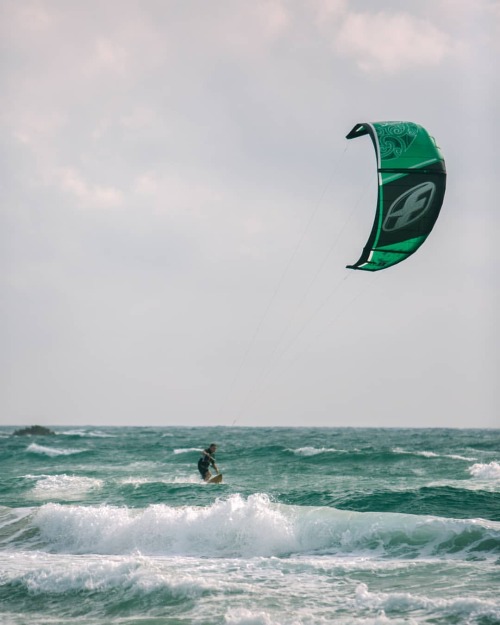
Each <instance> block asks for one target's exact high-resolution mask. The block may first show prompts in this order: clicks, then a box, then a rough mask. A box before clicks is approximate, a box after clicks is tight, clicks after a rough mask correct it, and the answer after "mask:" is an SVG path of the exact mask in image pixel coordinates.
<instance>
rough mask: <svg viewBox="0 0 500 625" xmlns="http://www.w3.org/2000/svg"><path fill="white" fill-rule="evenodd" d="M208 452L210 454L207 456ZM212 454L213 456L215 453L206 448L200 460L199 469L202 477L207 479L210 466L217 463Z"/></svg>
mask: <svg viewBox="0 0 500 625" xmlns="http://www.w3.org/2000/svg"><path fill="white" fill-rule="evenodd" d="M207 454H208V456H207ZM211 456H213V454H211V453H210V450H209V449H205V453H204V454H203V455H202V457H201V458H200V459H199V460H198V471H199V472H200V473H201V477H202V478H203V479H205V478H206V477H207V473H208V468H209V467H210V465H212V466H214V464H215V460H213V458H211Z"/></svg>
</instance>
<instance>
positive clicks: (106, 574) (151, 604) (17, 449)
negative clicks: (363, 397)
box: [0, 426, 500, 625]
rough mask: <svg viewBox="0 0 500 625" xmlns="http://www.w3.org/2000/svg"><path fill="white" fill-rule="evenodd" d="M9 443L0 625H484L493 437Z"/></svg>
mask: <svg viewBox="0 0 500 625" xmlns="http://www.w3.org/2000/svg"><path fill="white" fill-rule="evenodd" d="M14 429H15V428H13V427H2V428H0V623H2V625H25V624H26V625H27V624H29V625H42V624H43V625H49V624H50V625H62V624H65V625H66V624H72V625H97V624H99V625H101V624H112V625H118V624H119V625H190V624H196V625H326V624H330V623H332V624H342V625H349V624H351V623H356V624H362V625H386V624H390V625H403V624H405V625H414V624H420V623H429V624H433V625H436V624H445V623H446V624H448V623H449V624H454V625H455V624H460V625H461V624H467V625H469V624H470V625H495V624H497V625H498V624H500V430H454V429H411V430H410V429H376V428H373V429H372V428H370V429H358V428H339V429H336V428H243V427H232V428H231V427H214V428H202V427H198V428H188V427H165V428H154V427H142V428H141V427H138V428H119V427H118V428H111V427H95V426H89V427H69V426H67V427H56V428H53V429H54V430H55V432H56V435H55V436H46V437H20V436H12V432H13V431H14ZM210 443H216V444H217V445H218V451H217V454H216V460H217V463H218V465H219V468H220V470H221V471H222V473H223V474H224V481H223V482H222V483H221V484H205V483H203V482H202V481H201V480H200V478H199V475H198V471H197V468H196V464H197V461H198V458H199V456H200V453H199V450H200V449H202V448H204V447H208V445H209V444H210Z"/></svg>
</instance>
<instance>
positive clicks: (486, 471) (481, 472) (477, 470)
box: [469, 461, 500, 480]
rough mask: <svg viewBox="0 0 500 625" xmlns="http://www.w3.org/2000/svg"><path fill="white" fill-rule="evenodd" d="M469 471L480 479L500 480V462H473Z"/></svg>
mask: <svg viewBox="0 0 500 625" xmlns="http://www.w3.org/2000/svg"><path fill="white" fill-rule="evenodd" d="M469 473H470V474H471V475H472V477H475V478H478V479H480V480H500V462H495V461H493V462H489V463H488V464H481V463H477V464H473V465H472V466H471V467H469Z"/></svg>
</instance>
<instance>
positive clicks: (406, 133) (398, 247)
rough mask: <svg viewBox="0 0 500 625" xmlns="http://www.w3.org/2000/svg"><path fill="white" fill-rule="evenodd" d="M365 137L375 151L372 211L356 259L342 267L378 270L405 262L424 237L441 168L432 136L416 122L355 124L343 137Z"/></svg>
mask: <svg viewBox="0 0 500 625" xmlns="http://www.w3.org/2000/svg"><path fill="white" fill-rule="evenodd" d="M367 134H368V135H369V136H370V137H371V139H372V141H373V145H374V146H375V151H376V153H377V169H378V201H377V211H376V214H375V221H374V223H373V227H372V231H371V233H370V236H369V238H368V241H367V243H366V245H365V247H364V248H363V252H362V254H361V257H360V259H359V260H358V261H357V262H356V263H354V264H353V265H347V268H348V269H363V270H365V271H379V270H380V269H386V268H387V267H391V266H392V265H395V264H397V263H400V262H401V261H403V260H406V258H408V256H411V255H412V254H413V253H414V252H416V251H417V249H418V248H419V247H420V246H421V245H422V243H423V242H424V241H425V239H426V238H427V237H428V235H429V234H430V232H431V230H432V228H433V226H434V224H435V222H436V219H437V218H438V215H439V211H440V210H441V205H442V203H443V199H444V193H445V188H446V167H445V163H444V158H443V155H442V154H441V151H440V149H439V148H438V146H437V145H436V142H435V140H434V138H433V137H431V136H430V135H429V133H428V132H427V130H426V129H425V128H423V127H422V126H419V125H418V124H414V123H413V122H370V123H362V124H356V126H354V128H353V129H352V130H351V132H350V133H349V134H348V135H347V136H346V139H355V138H356V137H362V136H364V135H367Z"/></svg>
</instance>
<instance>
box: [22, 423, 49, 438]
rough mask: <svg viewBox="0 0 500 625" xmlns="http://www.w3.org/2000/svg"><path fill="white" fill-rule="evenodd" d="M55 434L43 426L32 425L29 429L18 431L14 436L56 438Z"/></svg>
mask: <svg viewBox="0 0 500 625" xmlns="http://www.w3.org/2000/svg"><path fill="white" fill-rule="evenodd" d="M54 435H55V432H53V431H52V430H49V428H46V427H44V426H43V425H32V426H31V427H29V428H23V429H22V430H16V431H15V432H14V436H54Z"/></svg>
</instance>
